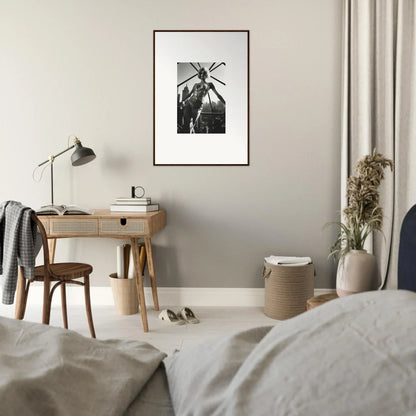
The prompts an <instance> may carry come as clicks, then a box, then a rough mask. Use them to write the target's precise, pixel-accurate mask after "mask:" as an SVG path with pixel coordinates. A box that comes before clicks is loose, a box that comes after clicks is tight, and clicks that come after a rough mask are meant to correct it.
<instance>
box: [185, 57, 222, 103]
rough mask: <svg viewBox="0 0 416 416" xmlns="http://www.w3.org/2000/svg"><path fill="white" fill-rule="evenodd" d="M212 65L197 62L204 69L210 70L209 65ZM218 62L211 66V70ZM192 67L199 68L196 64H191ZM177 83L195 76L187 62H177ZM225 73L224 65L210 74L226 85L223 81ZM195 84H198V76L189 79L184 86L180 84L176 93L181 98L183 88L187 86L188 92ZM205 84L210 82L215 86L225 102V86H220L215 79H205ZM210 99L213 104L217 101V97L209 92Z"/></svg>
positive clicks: (194, 71) (210, 63) (193, 70)
mask: <svg viewBox="0 0 416 416" xmlns="http://www.w3.org/2000/svg"><path fill="white" fill-rule="evenodd" d="M212 64H213V62H199V65H200V66H201V67H206V68H210V67H211V65H212ZM219 64H220V62H216V63H215V65H214V66H213V68H215V67H216V66H217V65H219ZM193 65H194V66H195V67H196V68H199V65H198V62H193ZM177 67H178V83H177V84H180V83H182V82H183V81H185V80H186V79H188V78H190V77H192V76H193V75H196V73H197V72H196V70H195V69H194V68H193V67H192V65H191V64H190V63H189V62H178V65H177ZM225 72H226V65H220V66H219V67H218V68H217V69H215V70H214V71H213V72H212V75H213V76H214V77H215V78H218V79H219V80H220V81H222V82H224V83H227V81H226V79H225ZM197 82H199V78H198V76H195V77H194V78H192V79H190V80H189V81H188V82H186V84H182V85H181V86H180V87H179V88H178V93H180V94H181V97H182V90H183V88H184V87H185V85H188V88H189V90H191V89H192V87H193V86H194V84H196V83H197ZM207 82H212V83H213V84H214V86H215V89H216V90H217V91H218V93H219V94H221V95H222V96H223V98H224V100H225V101H227V96H226V95H227V94H226V89H225V85H222V84H221V83H219V82H217V81H216V80H215V79H213V78H211V77H209V78H207ZM210 97H211V100H212V101H213V102H216V101H218V99H217V96H216V95H215V93H213V92H211V93H210Z"/></svg>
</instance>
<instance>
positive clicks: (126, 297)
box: [109, 273, 139, 315]
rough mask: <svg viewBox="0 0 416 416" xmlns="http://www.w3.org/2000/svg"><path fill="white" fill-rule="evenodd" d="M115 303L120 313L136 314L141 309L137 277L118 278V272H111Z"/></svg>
mask: <svg viewBox="0 0 416 416" xmlns="http://www.w3.org/2000/svg"><path fill="white" fill-rule="evenodd" d="M109 277H110V282H111V289H112V290H113V299H114V305H115V306H116V310H117V313H118V314H119V315H134V314H135V313H137V312H138V311H139V301H138V298H137V289H136V281H135V279H118V278H117V273H113V274H110V276H109Z"/></svg>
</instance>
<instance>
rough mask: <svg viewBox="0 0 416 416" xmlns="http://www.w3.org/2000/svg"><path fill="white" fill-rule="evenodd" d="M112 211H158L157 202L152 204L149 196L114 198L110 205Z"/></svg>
mask: <svg viewBox="0 0 416 416" xmlns="http://www.w3.org/2000/svg"><path fill="white" fill-rule="evenodd" d="M110 211H113V212H117V211H118V212H153V211H159V204H152V200H151V198H123V197H119V198H116V200H115V202H114V203H113V204H111V205H110Z"/></svg>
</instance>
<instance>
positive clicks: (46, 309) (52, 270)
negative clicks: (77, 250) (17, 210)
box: [15, 214, 95, 338]
mask: <svg viewBox="0 0 416 416" xmlns="http://www.w3.org/2000/svg"><path fill="white" fill-rule="evenodd" d="M32 220H33V221H34V222H35V223H36V225H37V227H38V229H39V231H40V234H41V236H42V246H43V265H42V266H37V267H35V275H34V276H35V277H34V279H33V280H27V279H25V278H24V276H23V274H22V271H21V269H20V268H19V275H18V282H17V300H16V302H17V306H16V315H15V317H16V319H23V318H24V315H25V310H26V302H27V297H28V294H29V287H30V284H31V282H32V281H38V282H43V311H42V323H44V324H47V325H49V319H50V314H51V303H52V296H53V293H54V292H55V289H56V288H57V287H58V286H60V287H61V303H62V316H63V323H64V327H65V328H66V329H68V315H67V308H66V285H67V284H76V285H81V286H84V295H85V308H86V311H87V318H88V325H89V328H90V333H91V337H93V338H95V330H94V323H93V320H92V313H91V301H90V274H91V273H92V266H91V265H89V264H85V263H53V264H51V263H50V261H49V247H48V239H47V236H46V231H45V228H44V227H43V224H42V222H41V221H40V220H39V218H38V217H37V215H35V214H32ZM80 278H83V281H80V280H78V279H80ZM52 283H54V284H53V286H52V287H51V284H52Z"/></svg>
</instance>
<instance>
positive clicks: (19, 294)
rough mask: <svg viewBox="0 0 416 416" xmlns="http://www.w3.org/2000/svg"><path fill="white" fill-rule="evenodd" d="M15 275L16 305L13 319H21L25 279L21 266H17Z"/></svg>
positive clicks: (24, 306) (22, 316)
mask: <svg viewBox="0 0 416 416" xmlns="http://www.w3.org/2000/svg"><path fill="white" fill-rule="evenodd" d="M18 270H19V271H18V275H17V290H16V306H15V309H14V317H15V319H23V318H24V317H25V309H26V299H25V294H26V281H25V278H24V277H23V272H22V268H21V267H20V266H19V268H18Z"/></svg>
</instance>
